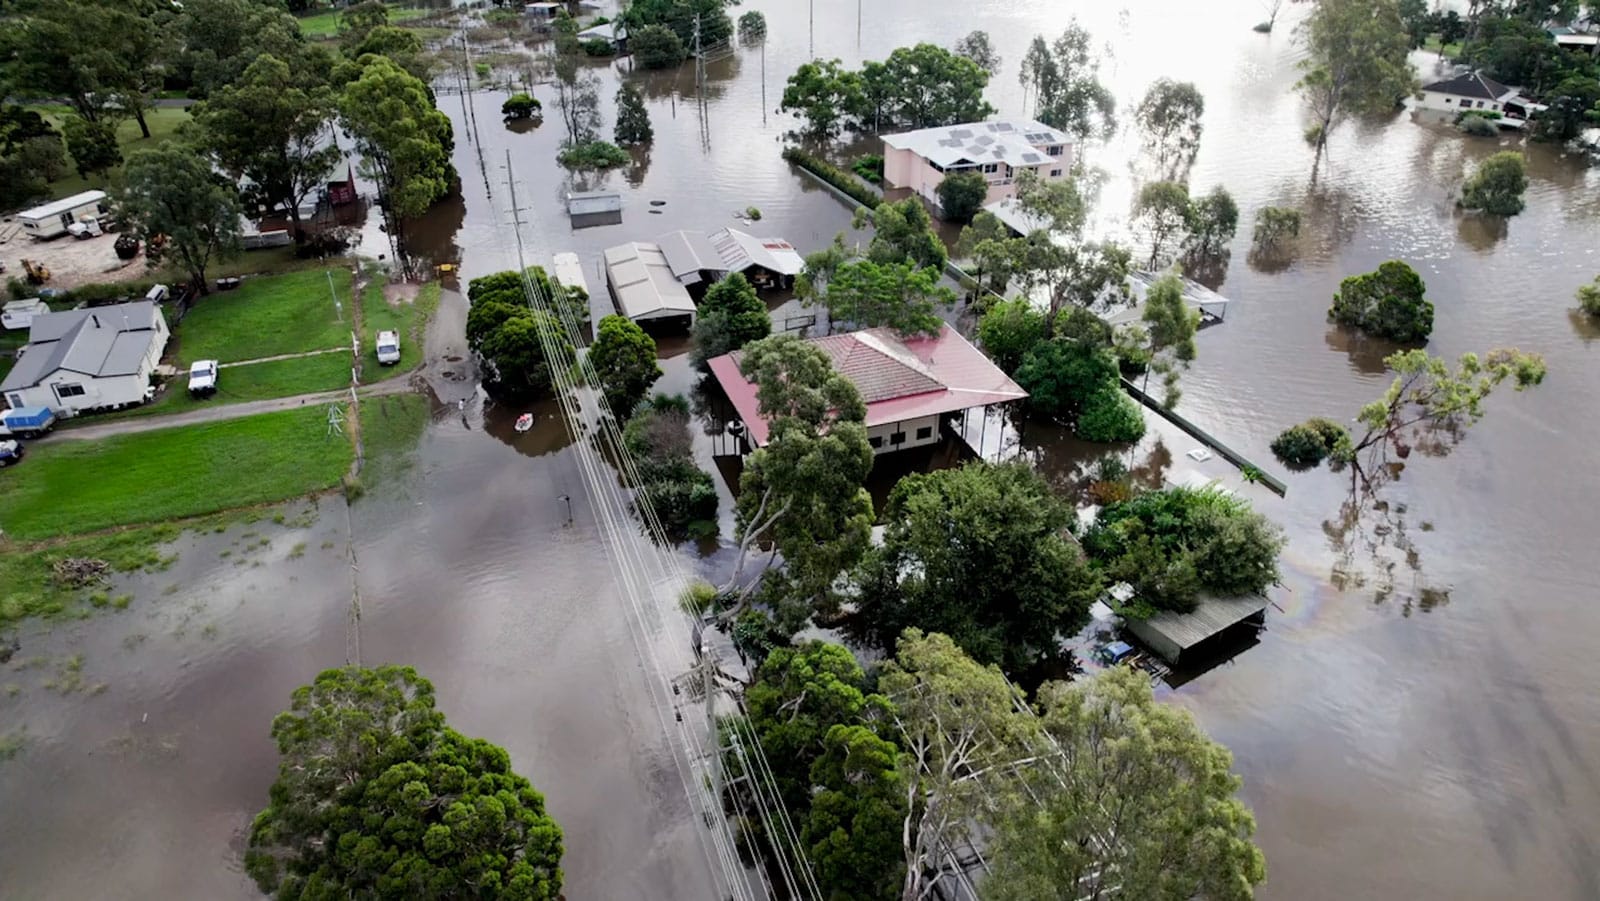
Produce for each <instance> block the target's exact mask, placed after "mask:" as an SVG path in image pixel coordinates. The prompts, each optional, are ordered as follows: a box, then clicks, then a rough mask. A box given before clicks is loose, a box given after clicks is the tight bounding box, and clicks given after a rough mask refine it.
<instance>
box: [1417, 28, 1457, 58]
mask: <svg viewBox="0 0 1600 901" xmlns="http://www.w3.org/2000/svg"><path fill="white" fill-rule="evenodd" d="M1422 49H1424V50H1427V51H1429V52H1432V53H1438V52H1439V36H1438V35H1436V34H1430V35H1428V37H1427V38H1426V39H1425V40H1424V41H1423V42H1422ZM1444 55H1445V56H1446V57H1447V58H1449V59H1455V58H1456V57H1458V56H1460V55H1461V42H1460V41H1456V42H1455V43H1453V44H1445V45H1444Z"/></svg>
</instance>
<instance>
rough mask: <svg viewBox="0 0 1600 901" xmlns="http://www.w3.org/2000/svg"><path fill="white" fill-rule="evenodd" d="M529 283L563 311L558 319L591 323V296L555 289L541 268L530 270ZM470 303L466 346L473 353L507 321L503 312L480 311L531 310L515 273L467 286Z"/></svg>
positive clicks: (575, 291) (580, 290) (491, 276)
mask: <svg viewBox="0 0 1600 901" xmlns="http://www.w3.org/2000/svg"><path fill="white" fill-rule="evenodd" d="M528 279H529V281H531V282H532V283H533V290H534V291H535V292H537V293H538V294H539V295H540V296H543V297H547V298H550V301H551V303H553V304H554V305H555V307H556V308H557V309H559V310H560V314H559V317H558V318H560V319H562V320H563V321H568V320H570V321H573V322H580V323H581V322H587V321H588V320H589V296H588V295H587V294H585V293H584V291H583V290H582V289H581V288H570V287H564V286H563V287H560V288H559V290H557V287H558V286H556V285H552V284H551V282H550V277H549V276H547V275H545V272H544V270H543V269H542V268H540V267H538V266H529V267H528ZM467 299H468V300H469V301H471V302H472V306H471V308H470V309H468V311H467V344H468V345H469V346H471V347H472V348H473V349H477V347H478V345H479V344H481V343H482V341H483V336H484V335H485V334H486V333H487V332H489V331H491V330H492V329H493V328H494V327H495V326H498V325H499V324H500V322H501V321H502V320H503V318H504V316H503V315H502V312H503V311H497V310H492V309H482V310H480V309H479V308H480V307H483V306H485V305H487V304H491V303H496V304H500V305H502V306H506V307H511V308H513V309H517V308H521V309H527V308H528V297H527V294H526V291H525V289H524V286H523V281H522V276H521V275H519V274H518V273H517V272H516V270H513V269H508V270H506V271H504V272H496V273H494V274H493V275H485V276H482V277H479V278H475V279H473V280H472V282H471V283H470V284H469V285H468V286H467Z"/></svg>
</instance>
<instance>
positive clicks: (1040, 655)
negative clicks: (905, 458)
mask: <svg viewBox="0 0 1600 901" xmlns="http://www.w3.org/2000/svg"><path fill="white" fill-rule="evenodd" d="M884 521H885V532H884V537H883V544H882V546H881V547H878V548H874V550H873V551H872V553H871V554H869V555H868V557H867V558H866V560H865V561H864V562H863V564H862V566H861V568H860V570H859V572H858V576H857V581H858V582H859V584H860V599H859V601H858V608H859V613H858V619H859V621H860V622H861V623H862V625H863V628H864V629H865V630H866V632H867V633H868V634H869V635H870V636H872V638H873V640H874V641H875V642H876V643H877V644H878V645H879V646H881V647H887V646H891V645H892V644H893V643H894V640H895V637H896V636H898V635H899V634H900V633H901V632H902V631H903V630H904V629H906V628H907V627H909V626H912V625H917V626H921V627H926V628H930V629H935V630H938V631H940V632H944V633H946V634H948V635H949V636H950V637H951V638H952V639H954V641H955V642H956V644H958V645H960V646H961V648H962V650H964V651H965V652H966V653H967V654H969V655H970V656H971V657H972V658H973V659H975V660H977V661H979V662H980V663H999V664H1001V665H1002V666H1003V667H1004V668H1006V669H1008V670H1011V671H1018V670H1022V669H1025V668H1027V667H1029V666H1030V665H1033V664H1035V663H1038V662H1039V661H1041V660H1044V659H1048V658H1054V657H1055V656H1057V653H1058V652H1057V648H1056V636H1057V635H1072V634H1075V633H1076V632H1077V631H1078V630H1079V629H1081V628H1082V627H1083V625H1084V623H1085V622H1087V621H1088V610H1089V605H1090V604H1092V603H1093V602H1094V601H1095V599H1096V598H1097V597H1098V596H1099V594H1100V590H1101V584H1100V579H1099V577H1098V576H1097V575H1096V573H1094V571H1092V570H1091V569H1090V568H1089V565H1088V563H1087V561H1085V560H1084V558H1083V554H1082V552H1081V551H1080V550H1079V549H1078V546H1077V544H1076V542H1074V541H1073V540H1072V538H1071V535H1070V532H1069V529H1070V528H1071V527H1072V525H1073V522H1074V514H1073V511H1072V507H1071V505H1069V504H1066V503H1064V502H1062V501H1061V500H1060V499H1059V498H1057V497H1056V496H1055V495H1054V493H1052V491H1051V489H1050V486H1049V485H1048V484H1047V483H1046V482H1045V481H1044V478H1043V477H1042V476H1040V475H1039V474H1038V473H1037V472H1035V471H1034V470H1033V468H1032V467H1030V466H1028V465H1027V464H1023V463H1010V464H1004V465H993V464H989V463H983V462H972V463H968V464H967V465H965V466H963V467H961V468H959V469H945V470H940V471H938V472H933V473H928V474H918V475H910V476H907V477H905V478H904V479H901V480H900V483H899V484H898V485H896V486H895V489H894V492H893V493H892V494H891V495H890V497H889V505H888V507H887V509H886V510H885V511H884Z"/></svg>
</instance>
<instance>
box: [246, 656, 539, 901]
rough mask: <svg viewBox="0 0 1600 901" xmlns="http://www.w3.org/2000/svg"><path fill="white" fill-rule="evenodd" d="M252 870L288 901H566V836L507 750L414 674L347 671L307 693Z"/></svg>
mask: <svg viewBox="0 0 1600 901" xmlns="http://www.w3.org/2000/svg"><path fill="white" fill-rule="evenodd" d="M272 737H273V739H274V740H275V741H276V742H277V745H278V753H279V755H280V757H281V760H280V762H279V766H278V779H277V781H276V782H274V783H273V785H272V790H271V800H270V803H269V804H268V806H267V808H266V809H265V810H263V811H261V813H260V814H258V815H257V816H256V818H255V822H254V823H253V824H252V826H251V830H250V839H249V847H248V850H247V851H246V853H245V869H246V871H247V872H248V873H249V874H250V876H251V877H252V878H253V879H254V880H255V881H256V884H257V885H258V886H260V888H261V890H262V891H264V892H268V893H272V894H274V895H276V896H277V897H278V898H284V899H290V898H307V897H324V896H326V897H334V896H338V897H389V896H406V897H418V898H421V897H429V898H448V897H483V896H492V897H500V898H518V899H526V901H555V899H557V898H558V897H560V895H561V883H562V877H561V855H562V840H561V829H560V827H559V826H557V825H556V823H555V821H554V820H552V819H551V818H550V816H549V814H547V813H546V812H545V808H544V797H543V796H542V795H540V794H539V792H538V791H536V790H535V789H534V788H533V786H532V785H531V784H530V783H529V782H528V780H527V779H524V778H523V777H521V776H519V775H517V774H516V773H513V772H512V771H511V758H510V756H509V755H508V754H506V752H505V750H504V749H502V748H499V747H496V746H495V745H492V744H490V743H489V742H487V741H484V740H483V739H471V738H466V737H465V736H463V735H461V734H460V733H458V732H456V731H455V730H454V729H451V728H449V727H448V726H446V725H445V722H444V717H443V715H441V714H440V713H439V712H438V711H437V710H435V709H434V700H433V686H432V685H430V684H429V683H428V681H427V680H426V679H423V678H422V677H420V676H418V675H417V673H416V671H415V670H413V669H411V668H410V667H398V666H384V667H379V668H377V669H364V668H361V667H346V668H343V669H332V670H327V671H325V672H323V673H322V674H321V675H319V676H317V679H316V681H315V682H314V683H312V684H311V685H308V686H304V687H302V688H299V689H297V690H296V691H295V693H294V699H293V703H292V705H291V706H290V708H289V710H287V711H285V712H284V713H281V714H279V715H278V717H277V718H276V719H275V720H274V721H273V724H272Z"/></svg>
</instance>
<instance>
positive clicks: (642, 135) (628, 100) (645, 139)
mask: <svg viewBox="0 0 1600 901" xmlns="http://www.w3.org/2000/svg"><path fill="white" fill-rule="evenodd" d="M615 137H616V139H617V143H618V144H621V145H622V146H624V147H631V146H634V145H637V144H648V143H650V142H651V141H653V140H655V131H654V130H653V129H652V128H651V127H650V111H649V110H647V109H645V108H644V95H643V94H641V93H639V88H638V86H636V85H634V84H631V83H630V84H624V85H623V86H622V87H621V88H618V89H617V128H616V135H615Z"/></svg>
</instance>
